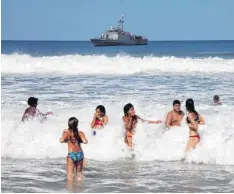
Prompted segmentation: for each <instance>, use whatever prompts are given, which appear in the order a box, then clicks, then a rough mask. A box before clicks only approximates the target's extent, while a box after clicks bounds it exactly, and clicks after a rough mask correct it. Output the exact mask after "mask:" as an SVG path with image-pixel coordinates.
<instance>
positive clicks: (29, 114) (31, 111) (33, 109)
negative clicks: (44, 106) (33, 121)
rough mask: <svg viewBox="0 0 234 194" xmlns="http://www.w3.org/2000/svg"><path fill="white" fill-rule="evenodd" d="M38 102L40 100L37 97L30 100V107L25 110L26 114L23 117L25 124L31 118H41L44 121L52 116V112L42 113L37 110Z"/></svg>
mask: <svg viewBox="0 0 234 194" xmlns="http://www.w3.org/2000/svg"><path fill="white" fill-rule="evenodd" d="M37 101H38V98H35V97H30V98H29V99H28V105H29V107H28V108H26V109H25V111H24V114H23V116H22V121H23V122H24V121H25V120H28V119H29V118H33V117H35V116H41V117H43V119H45V118H46V116H47V115H51V114H52V112H47V113H45V114H44V113H42V112H40V111H39V109H38V108H37Z"/></svg>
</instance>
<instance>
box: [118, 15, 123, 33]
mask: <svg viewBox="0 0 234 194" xmlns="http://www.w3.org/2000/svg"><path fill="white" fill-rule="evenodd" d="M118 23H119V28H120V29H121V30H122V31H123V23H124V19H123V14H122V17H121V19H120V20H119V22H118Z"/></svg>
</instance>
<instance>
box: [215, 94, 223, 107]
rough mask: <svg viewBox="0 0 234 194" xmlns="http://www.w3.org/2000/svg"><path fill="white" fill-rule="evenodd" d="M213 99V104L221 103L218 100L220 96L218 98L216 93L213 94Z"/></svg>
mask: <svg viewBox="0 0 234 194" xmlns="http://www.w3.org/2000/svg"><path fill="white" fill-rule="evenodd" d="M213 100H214V104H215V105H222V103H221V102H220V98H219V96H218V95H214V97H213Z"/></svg>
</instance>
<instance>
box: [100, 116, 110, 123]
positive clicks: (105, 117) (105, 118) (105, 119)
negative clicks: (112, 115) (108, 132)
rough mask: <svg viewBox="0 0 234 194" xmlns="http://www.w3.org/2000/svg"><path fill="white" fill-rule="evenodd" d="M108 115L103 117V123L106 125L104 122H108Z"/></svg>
mask: <svg viewBox="0 0 234 194" xmlns="http://www.w3.org/2000/svg"><path fill="white" fill-rule="evenodd" d="M108 121H109V120H108V116H107V115H106V116H104V119H103V122H102V123H103V125H106V124H108Z"/></svg>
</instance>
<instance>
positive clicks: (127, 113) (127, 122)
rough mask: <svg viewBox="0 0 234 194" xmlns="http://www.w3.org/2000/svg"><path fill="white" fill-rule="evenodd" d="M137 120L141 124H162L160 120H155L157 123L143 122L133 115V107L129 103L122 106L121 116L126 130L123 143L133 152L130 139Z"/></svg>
mask: <svg viewBox="0 0 234 194" xmlns="http://www.w3.org/2000/svg"><path fill="white" fill-rule="evenodd" d="M138 120H140V121H142V122H148V123H149V124H158V123H161V122H162V121H161V120H157V121H149V120H144V119H142V118H140V117H139V116H138V115H136V114H135V110H134V107H133V105H132V104H131V103H128V104H126V105H125V106H124V116H123V122H124V127H125V130H126V132H125V143H126V144H127V145H128V147H129V148H131V149H132V150H133V143H132V137H133V135H134V134H135V128H136V124H137V122H138Z"/></svg>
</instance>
